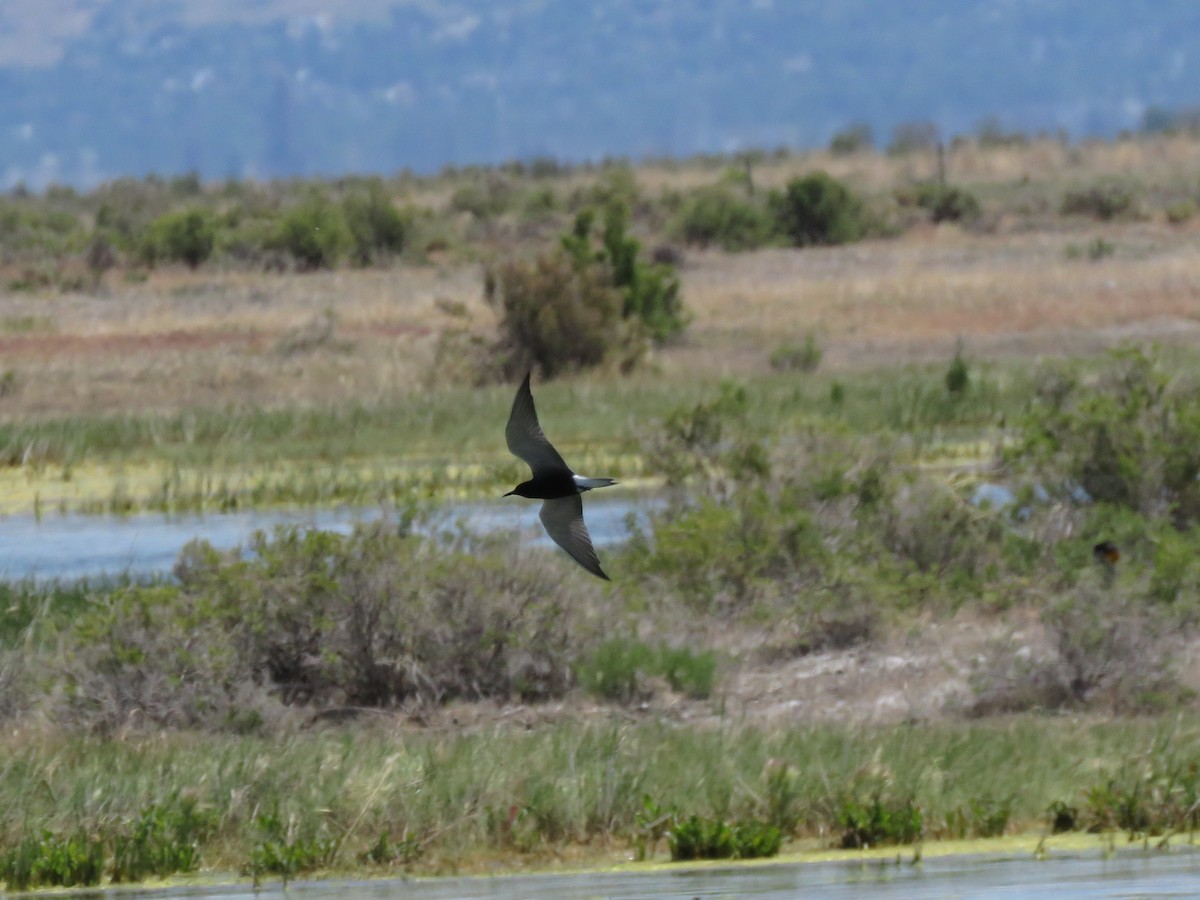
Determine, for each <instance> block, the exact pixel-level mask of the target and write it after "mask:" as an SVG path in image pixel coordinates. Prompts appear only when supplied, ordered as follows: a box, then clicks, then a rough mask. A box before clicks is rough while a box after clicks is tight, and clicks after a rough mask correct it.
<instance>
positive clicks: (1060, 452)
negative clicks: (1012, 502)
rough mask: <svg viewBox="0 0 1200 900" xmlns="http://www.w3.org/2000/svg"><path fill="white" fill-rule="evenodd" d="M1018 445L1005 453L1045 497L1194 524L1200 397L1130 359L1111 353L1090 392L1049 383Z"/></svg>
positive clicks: (1198, 504)
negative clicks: (1115, 508) (1051, 496)
mask: <svg viewBox="0 0 1200 900" xmlns="http://www.w3.org/2000/svg"><path fill="white" fill-rule="evenodd" d="M1048 377H1049V378H1050V379H1051V380H1052V381H1053V385H1052V388H1053V389H1052V390H1048V391H1042V392H1040V393H1041V396H1039V397H1038V399H1036V400H1035V401H1034V403H1033V405H1032V408H1031V410H1030V412H1029V413H1028V414H1027V417H1026V420H1025V422H1024V427H1023V438H1022V440H1021V441H1020V442H1019V443H1018V444H1016V445H1015V446H1013V447H1012V448H1011V449H1010V450H1008V451H1007V452H1006V453H1005V460H1006V461H1007V463H1008V464H1009V465H1010V466H1011V467H1014V468H1017V469H1025V470H1028V471H1029V472H1030V474H1031V475H1032V476H1033V477H1035V478H1036V479H1037V480H1038V482H1039V484H1041V485H1042V487H1043V488H1044V489H1045V490H1047V491H1049V492H1051V493H1052V494H1056V495H1058V496H1062V497H1064V498H1067V499H1072V500H1074V501H1076V502H1077V501H1080V500H1083V501H1091V502H1094V503H1108V504H1113V505H1115V506H1119V507H1124V508H1127V509H1130V510H1134V511H1136V512H1139V513H1141V514H1142V515H1144V516H1148V517H1150V518H1161V517H1169V518H1170V520H1171V521H1172V522H1173V523H1174V524H1175V525H1176V527H1178V528H1186V527H1188V526H1189V525H1191V524H1192V523H1194V522H1196V521H1197V520H1198V519H1200V482H1198V481H1197V477H1198V476H1200V391H1197V390H1196V388H1195V387H1194V386H1193V385H1189V384H1187V383H1185V382H1183V381H1180V380H1178V379H1176V380H1171V379H1169V378H1168V377H1167V375H1166V374H1165V373H1164V372H1163V371H1162V368H1161V366H1160V365H1159V364H1158V362H1157V360H1156V359H1155V358H1154V357H1153V356H1151V355H1147V354H1146V353H1143V352H1142V351H1140V350H1137V349H1124V350H1118V351H1114V352H1113V353H1112V354H1110V356H1109V357H1108V360H1107V364H1106V365H1105V367H1104V368H1103V370H1102V371H1101V372H1100V373H1099V374H1098V376H1097V378H1096V380H1095V383H1094V384H1091V385H1089V386H1086V387H1085V386H1084V385H1082V384H1081V383H1080V382H1079V381H1078V380H1070V379H1063V378H1062V377H1061V375H1059V374H1057V373H1054V372H1052V373H1050V375H1049V376H1048Z"/></svg>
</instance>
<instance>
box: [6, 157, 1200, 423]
mask: <svg viewBox="0 0 1200 900" xmlns="http://www.w3.org/2000/svg"><path fill="white" fill-rule="evenodd" d="M729 162H730V160H718V161H715V162H710V163H705V162H702V161H692V162H682V163H669V162H662V163H648V164H646V165H643V166H640V167H638V168H637V169H636V172H635V175H636V178H637V181H638V184H639V187H640V188H641V189H642V190H643V191H644V192H646V193H648V194H651V195H653V194H655V193H656V192H660V191H662V190H664V189H668V188H670V189H686V188H691V187H695V186H698V185H700V184H708V183H712V182H713V181H714V180H716V179H717V178H719V177H720V174H721V171H722V168H724V167H725V166H726V165H727V164H728V163H729ZM814 167H821V168H826V169H828V170H829V171H830V172H832V173H833V174H834V175H836V176H838V177H842V178H846V179H848V180H850V181H851V182H853V183H855V184H856V185H858V186H859V187H860V188H862V189H863V190H866V191H868V192H873V193H874V194H875V195H876V196H877V197H883V198H886V197H887V196H889V195H890V192H891V189H892V188H893V187H895V186H897V185H900V184H904V183H906V182H910V181H912V180H913V179H919V178H928V177H930V176H931V175H932V174H933V172H934V171H935V169H936V160H935V158H934V155H933V154H932V153H925V154H921V153H917V154H911V155H909V156H905V157H898V158H892V157H888V156H885V155H882V154H878V153H869V154H861V155H854V156H846V157H834V156H831V155H829V154H827V153H823V152H815V153H806V154H799V155H790V156H787V157H782V158H774V157H772V158H770V159H766V160H763V161H762V162H760V163H758V164H756V165H755V168H754V179H755V184H756V185H757V186H759V187H760V188H770V187H774V186H779V185H782V184H784V183H785V182H786V181H787V180H788V179H789V178H791V177H793V176H795V175H797V174H799V173H801V172H805V171H810V170H811V169H812V168H814ZM1198 168H1200V141H1196V140H1192V139H1188V138H1182V137H1162V138H1155V139H1142V140H1138V141H1126V142H1114V143H1095V144H1084V145H1077V146H1070V145H1066V144H1063V143H1060V142H1058V141H1054V140H1039V141H1034V142H1031V143H1030V144H1028V145H1025V146H1016V147H994V148H980V147H978V146H976V145H974V144H970V143H968V144H966V145H963V146H959V147H955V148H952V149H951V150H950V151H949V153H948V170H949V175H950V178H951V180H954V181H959V182H961V183H965V184H967V185H968V186H969V187H970V188H971V189H972V190H976V191H979V192H981V193H986V192H988V191H991V192H992V193H993V194H994V195H995V196H994V197H993V198H992V199H991V200H989V202H988V205H987V209H988V210H990V211H989V212H988V213H987V215H986V216H985V219H986V222H984V223H983V224H982V225H981V227H980V228H978V229H976V230H974V231H970V232H967V231H963V230H962V229H960V228H958V227H957V226H954V225H942V226H931V225H918V226H915V227H912V228H910V229H908V230H907V231H906V232H905V233H904V235H903V236H901V237H899V238H896V239H893V240H877V241H872V242H866V243H862V244H857V245H853V246H848V247H839V248H829V249H808V250H805V251H802V252H798V251H793V250H782V249H775V250H763V251H759V252H755V253H747V254H741V255H726V254H720V253H697V254H693V255H690V256H689V258H688V261H687V264H686V265H685V268H684V270H683V281H684V297H685V302H686V303H687V305H688V306H689V308H690V309H691V310H692V311H693V312H694V314H695V319H694V322H693V324H692V326H691V328H690V330H689V332H688V334H687V336H686V338H685V339H684V340H683V341H681V342H680V343H679V344H678V345H676V346H673V347H670V348H667V349H664V350H661V351H659V352H658V353H657V355H656V358H655V359H654V360H653V364H654V365H655V366H656V367H658V369H659V370H660V371H662V372H663V373H664V374H665V375H667V376H671V375H673V374H679V375H683V374H687V375H689V376H690V375H694V374H696V373H697V372H699V373H708V374H720V373H724V372H738V373H752V372H762V371H766V370H767V367H768V359H769V356H770V353H771V351H772V350H773V349H774V348H775V347H777V346H778V345H779V344H780V343H782V342H784V341H787V340H794V339H796V338H798V337H801V336H803V335H804V334H805V333H807V332H810V331H812V332H815V333H816V334H817V335H818V336H819V339H820V343H821V346H822V348H823V350H824V361H823V365H824V366H825V367H826V368H827V369H834V370H839V369H861V368H867V367H871V366H875V365H880V364H891V363H894V362H897V361H906V360H924V359H929V358H937V359H942V358H945V357H946V356H947V355H948V354H949V353H951V352H952V351H953V346H954V343H955V341H956V340H958V339H959V338H960V337H962V338H963V339H965V341H966V342H967V346H968V348H969V349H970V350H971V352H973V353H975V354H978V355H992V354H995V355H1007V356H1011V355H1021V354H1042V353H1054V352H1089V351H1093V350H1096V349H1100V348H1102V347H1105V346H1109V345H1112V344H1113V343H1116V342H1118V341H1120V340H1123V339H1127V338H1130V337H1134V338H1153V339H1159V340H1182V341H1191V340H1193V339H1194V338H1195V335H1196V328H1197V326H1196V315H1197V312H1198V311H1200V257H1197V255H1196V254H1195V252H1194V244H1195V235H1196V233H1197V230H1198V229H1200V222H1197V221H1193V222H1190V223H1187V224H1184V225H1182V226H1172V225H1169V224H1167V223H1166V222H1165V220H1164V217H1163V214H1162V213H1161V211H1155V210H1154V209H1153V208H1150V209H1148V210H1147V212H1148V213H1149V215H1148V217H1146V218H1143V219H1142V220H1140V221H1128V222H1116V223H1104V224H1100V223H1096V222H1093V221H1090V220H1086V219H1082V218H1064V217H1061V216H1058V215H1057V212H1056V211H1057V206H1058V203H1059V200H1060V199H1061V194H1062V190H1063V188H1064V187H1065V186H1067V185H1081V184H1088V183H1092V182H1094V181H1095V180H1096V179H1098V178H1102V177H1105V176H1110V175H1120V176H1123V177H1126V178H1128V179H1131V180H1133V181H1136V183H1138V184H1140V185H1142V186H1143V187H1144V188H1145V192H1144V195H1145V196H1147V197H1150V196H1152V195H1154V192H1155V191H1158V192H1160V193H1161V192H1163V191H1166V190H1168V188H1170V187H1171V186H1172V185H1174V186H1176V187H1178V188H1179V190H1185V188H1186V191H1185V194H1184V195H1186V192H1187V191H1190V190H1191V188H1190V187H1186V186H1187V185H1190V184H1191V183H1192V182H1193V181H1194V174H1192V173H1194V172H1195V171H1196V170H1197V169H1198ZM601 175H602V173H597V172H585V171H582V170H581V171H576V172H573V173H571V174H569V175H567V176H565V177H563V178H559V179H556V180H554V181H553V182H552V183H553V185H554V188H555V190H556V191H557V192H559V193H560V195H563V196H565V195H566V194H569V193H570V192H571V191H572V190H573V189H575V188H579V187H582V186H585V185H586V184H588V183H591V182H594V181H595V180H596V178H597V177H601ZM455 184H456V182H455V181H454V180H453V179H451V178H449V177H443V178H435V179H427V180H421V181H417V182H414V183H412V184H410V185H408V188H410V189H411V195H410V196H408V197H407V198H406V199H408V200H411V201H412V202H414V203H417V204H419V205H433V206H442V205H444V204H445V202H446V201H447V198H448V197H449V196H450V194H451V193H452V192H453V188H454V186H455ZM1022 204H1025V205H1027V206H1029V208H1030V209H1031V210H1032V211H1028V212H1025V213H1021V212H1014V211H1013V210H1016V209H1018V208H1023V207H1022ZM1153 205H1154V204H1153V203H1151V204H1150V206H1151V207H1153ZM1039 210H1040V211H1039ZM1051 210H1053V211H1054V212H1050V211H1051ZM1097 238H1102V239H1103V240H1104V241H1106V242H1108V244H1111V245H1112V247H1113V248H1115V252H1113V254H1112V255H1110V256H1107V257H1105V258H1103V259H1100V260H1096V261H1092V260H1089V259H1088V258H1087V253H1086V248H1087V246H1088V245H1089V244H1090V243H1091V242H1092V241H1094V240H1096V239H1097ZM1072 247H1074V249H1075V250H1076V251H1077V252H1076V253H1075V258H1069V255H1068V251H1069V250H1070V249H1071V248H1072ZM494 325H495V319H494V315H493V313H492V311H491V310H490V309H489V308H488V307H487V306H486V305H485V304H484V302H483V299H482V276H481V272H480V269H479V267H478V266H477V265H475V264H449V263H447V264H445V265H442V266H438V265H425V266H415V265H408V266H403V267H396V268H392V269H387V270H365V271H364V270H342V271H337V272H320V273H313V274H307V275H298V274H262V273H253V272H244V271H243V272H222V271H219V270H215V269H208V270H204V271H200V272H190V271H185V270H183V269H182V268H180V269H159V270H157V271H155V272H154V273H152V275H151V277H150V278H149V280H148V281H146V282H144V283H140V284H131V283H129V282H127V281H126V280H124V278H123V276H122V273H121V272H119V271H114V272H110V273H108V275H107V276H106V281H105V283H104V285H102V287H101V289H100V291H99V292H98V293H97V294H95V295H90V294H66V295H64V294H58V293H54V292H49V293H43V294H25V293H21V294H17V293H3V294H0V356H2V358H3V360H4V362H3V368H5V369H6V370H11V372H12V377H11V379H8V380H7V381H6V387H5V390H4V392H3V394H0V421H6V420H7V421H13V420H26V419H29V418H31V417H37V416H61V415H72V414H76V413H83V412H89V413H94V412H145V411H150V410H157V411H174V410H179V409H186V408H192V407H197V406H209V407H211V406H218V407H219V406H223V405H227V404H237V405H243V404H244V405H250V406H289V405H324V404H336V403H339V402H342V401H345V400H349V399H355V400H361V401H365V402H371V401H372V400H376V399H380V398H387V397H394V396H396V395H397V394H403V393H406V392H415V391H424V390H427V389H428V388H429V387H431V386H434V385H436V384H438V383H440V381H441V380H444V379H445V377H446V376H445V375H444V374H442V373H439V372H435V371H434V370H433V363H434V360H435V355H436V348H437V345H438V340H439V337H440V336H441V335H442V334H443V333H445V332H447V331H451V330H456V329H463V328H469V329H472V330H473V331H475V332H478V333H481V334H490V333H491V331H492V329H493V328H494Z"/></svg>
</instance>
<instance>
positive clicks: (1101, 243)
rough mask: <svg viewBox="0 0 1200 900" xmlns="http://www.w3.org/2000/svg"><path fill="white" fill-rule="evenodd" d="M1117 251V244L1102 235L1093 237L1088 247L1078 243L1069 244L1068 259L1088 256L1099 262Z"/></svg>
mask: <svg viewBox="0 0 1200 900" xmlns="http://www.w3.org/2000/svg"><path fill="white" fill-rule="evenodd" d="M1116 252H1117V245H1116V244H1114V243H1113V242H1112V241H1106V240H1105V239H1104V238H1102V237H1098V238H1095V239H1093V240H1092V241H1091V242H1090V243H1088V245H1087V246H1086V247H1080V246H1079V245H1078V244H1067V249H1066V254H1067V259H1079V258H1080V257H1081V256H1086V257H1087V258H1088V259H1089V260H1091V261H1092V262H1098V261H1099V260H1102V259H1105V258H1106V257H1109V256H1112V255H1113V254H1114V253H1116Z"/></svg>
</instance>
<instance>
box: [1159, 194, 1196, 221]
mask: <svg viewBox="0 0 1200 900" xmlns="http://www.w3.org/2000/svg"><path fill="white" fill-rule="evenodd" d="M1194 215H1196V202H1195V201H1194V200H1191V199H1185V200H1176V201H1175V202H1174V203H1172V204H1170V205H1169V206H1168V207H1167V208H1166V216H1167V221H1168V222H1170V223H1171V224H1172V225H1182V224H1184V223H1185V222H1187V221H1189V220H1190V219H1191V218H1192V217H1193V216H1194Z"/></svg>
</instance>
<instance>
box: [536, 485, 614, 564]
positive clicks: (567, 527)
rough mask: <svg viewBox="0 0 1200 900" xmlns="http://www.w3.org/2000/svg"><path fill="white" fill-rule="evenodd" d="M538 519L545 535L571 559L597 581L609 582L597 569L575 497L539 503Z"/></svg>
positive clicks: (580, 501) (596, 562) (578, 502)
mask: <svg viewBox="0 0 1200 900" xmlns="http://www.w3.org/2000/svg"><path fill="white" fill-rule="evenodd" d="M539 518H540V519H541V520H542V524H543V525H545V526H546V533H547V534H549V535H550V537H552V538H553V539H554V543H556V544H558V546H560V547H562V548H563V549H564V550H566V551H567V553H569V554H570V556H571V559H573V560H575V562H577V563H579V564H580V565H581V566H583V567H584V568H585V569H587V570H588V571H589V572H591V573H592V574H593V575H595V576H596V577H597V578H603V579H604V580H605V581H611V580H612V579H610V578H609V577H608V576H607V575H605V574H604V570H603V569H601V568H600V560H599V559H598V558H597V557H596V550H595V548H593V547H592V538H591V536H590V535H589V534H588V530H587V525H585V524H584V523H583V500H582V499H581V498H580V496H579V495H578V494H572V495H571V496H569V497H559V498H558V499H557V500H546V501H545V502H543V503H542V511H541V513H540V514H539Z"/></svg>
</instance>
